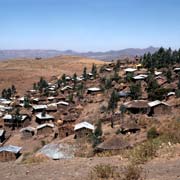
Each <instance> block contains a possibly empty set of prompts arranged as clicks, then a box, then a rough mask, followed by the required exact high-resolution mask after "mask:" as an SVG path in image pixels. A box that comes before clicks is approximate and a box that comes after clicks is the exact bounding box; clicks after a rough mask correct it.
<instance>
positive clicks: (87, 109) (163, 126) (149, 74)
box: [0, 48, 180, 162]
mask: <svg viewBox="0 0 180 180" xmlns="http://www.w3.org/2000/svg"><path fill="white" fill-rule="evenodd" d="M176 53H177V52H172V51H171V50H167V51H166V50H164V49H163V48H161V49H160V50H159V51H158V52H156V53H154V54H152V55H151V54H150V53H149V54H145V55H144V56H143V57H135V58H134V59H132V60H127V59H126V60H116V61H112V62H110V63H105V64H104V65H101V66H96V64H92V68H91V70H89V71H88V70H87V68H86V67H84V69H83V71H82V73H81V74H76V72H74V75H73V76H70V75H68V74H63V75H62V76H53V77H52V78H51V81H49V82H48V81H47V80H46V79H44V78H43V77H41V78H40V80H39V81H38V82H34V84H33V85H32V89H29V90H27V92H26V93H25V94H24V96H20V95H19V94H18V92H17V90H16V84H14V85H12V87H10V88H8V87H7V88H6V89H4V90H2V96H1V98H0V116H1V120H0V127H1V129H0V142H1V147H0V161H2V162H4V161H15V160H16V161H17V160H19V161H22V162H23V161H24V162H26V161H28V158H29V159H30V158H32V157H33V158H38V156H45V157H48V158H50V159H54V160H57V159H66V158H67V159H68V158H73V157H93V156H101V155H103V153H107V152H110V153H112V155H113V154H121V153H122V151H124V150H128V149H134V148H136V147H137V146H139V145H141V144H143V143H146V142H148V141H149V139H151V140H152V139H157V138H158V137H166V140H167V142H168V143H169V142H170V143H179V142H180V137H179V133H178V132H177V131H178V130H179V129H178V128H179V125H178V123H179V113H180V110H179V106H180V74H179V72H180V61H179V59H180V58H179V55H178V53H177V54H176ZM174 57H175V58H174ZM173 58H174V59H173ZM168 128H169V129H168ZM163 142H165V141H163Z"/></svg>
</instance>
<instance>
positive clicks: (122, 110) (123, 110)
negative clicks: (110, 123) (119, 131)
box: [119, 104, 126, 123]
mask: <svg viewBox="0 0 180 180" xmlns="http://www.w3.org/2000/svg"><path fill="white" fill-rule="evenodd" d="M119 110H120V111H121V118H122V123H123V122H124V113H125V112H126V107H125V106H124V105H123V104H122V105H121V106H120V108H119Z"/></svg>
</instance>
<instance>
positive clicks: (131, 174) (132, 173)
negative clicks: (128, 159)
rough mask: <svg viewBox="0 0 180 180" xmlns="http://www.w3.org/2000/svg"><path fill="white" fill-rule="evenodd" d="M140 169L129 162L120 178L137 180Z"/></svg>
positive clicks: (139, 177)
mask: <svg viewBox="0 0 180 180" xmlns="http://www.w3.org/2000/svg"><path fill="white" fill-rule="evenodd" d="M141 172H142V169H141V168H140V167H138V166H136V165H133V164H130V165H128V166H127V167H126V169H125V172H124V177H123V178H122V180H139V179H143V178H142V177H141Z"/></svg>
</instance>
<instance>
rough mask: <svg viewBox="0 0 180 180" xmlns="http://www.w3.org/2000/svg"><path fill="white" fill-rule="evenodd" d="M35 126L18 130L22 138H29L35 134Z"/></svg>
mask: <svg viewBox="0 0 180 180" xmlns="http://www.w3.org/2000/svg"><path fill="white" fill-rule="evenodd" d="M35 130H36V129H35V128H34V127H30V126H29V127H25V128H22V129H21V130H20V133H21V137H22V139H29V138H32V137H33V136H34V135H35Z"/></svg>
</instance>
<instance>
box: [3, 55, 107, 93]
mask: <svg viewBox="0 0 180 180" xmlns="http://www.w3.org/2000/svg"><path fill="white" fill-rule="evenodd" d="M93 63H95V64H96V65H97V66H98V65H101V64H104V62H102V61H98V60H95V59H88V58H81V57H72V56H59V57H55V58H50V59H42V60H34V59H33V60H32V59H24V60H9V61H3V62H0V81H1V84H0V89H1V90H2V89H4V88H8V87H11V85H12V84H14V85H15V86H16V87H17V90H18V91H19V93H20V94H22V93H24V92H25V91H26V90H28V89H31V88H32V85H33V83H34V82H37V81H38V80H39V78H40V77H41V76H42V77H44V78H46V79H47V80H50V79H51V77H52V76H61V75H62V74H63V73H65V74H69V75H72V74H73V73H75V72H76V73H77V74H81V73H82V71H83V68H84V67H87V69H88V70H90V68H91V66H92V64H93Z"/></svg>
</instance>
